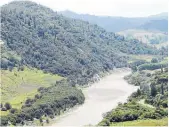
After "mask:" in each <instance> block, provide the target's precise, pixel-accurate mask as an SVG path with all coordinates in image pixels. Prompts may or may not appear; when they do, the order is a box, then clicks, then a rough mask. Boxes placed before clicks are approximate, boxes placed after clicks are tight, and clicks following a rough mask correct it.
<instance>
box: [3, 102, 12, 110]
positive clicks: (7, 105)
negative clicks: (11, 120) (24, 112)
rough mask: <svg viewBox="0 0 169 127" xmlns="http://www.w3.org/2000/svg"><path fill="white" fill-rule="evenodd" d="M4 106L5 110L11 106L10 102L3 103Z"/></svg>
mask: <svg viewBox="0 0 169 127" xmlns="http://www.w3.org/2000/svg"><path fill="white" fill-rule="evenodd" d="M4 107H5V108H6V109H7V110H9V109H11V108H12V106H11V104H10V103H9V102H7V103H5V104H4Z"/></svg>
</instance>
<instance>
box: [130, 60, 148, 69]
mask: <svg viewBox="0 0 169 127" xmlns="http://www.w3.org/2000/svg"><path fill="white" fill-rule="evenodd" d="M145 63H148V62H147V61H145V60H137V61H135V62H132V63H131V64H130V68H131V69H132V70H133V71H137V70H138V66H140V65H142V64H145Z"/></svg>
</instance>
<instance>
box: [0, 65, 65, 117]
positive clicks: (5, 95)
mask: <svg viewBox="0 0 169 127" xmlns="http://www.w3.org/2000/svg"><path fill="white" fill-rule="evenodd" d="M62 78H63V77H60V76H59V75H53V74H49V73H44V72H43V71H41V70H38V69H35V68H28V67H25V68H24V71H18V70H17V68H14V69H13V70H12V71H11V72H10V71H9V70H1V81H0V82H1V88H0V90H1V95H2V96H1V102H2V103H3V104H4V103H5V102H9V103H10V104H11V105H12V107H13V108H18V109H19V108H21V106H22V103H23V102H24V101H25V100H26V99H27V98H32V97H34V96H35V94H37V89H38V88H39V87H49V86H50V85H52V84H54V83H55V82H56V81H58V80H61V79H62ZM6 114H7V112H4V111H1V115H6Z"/></svg>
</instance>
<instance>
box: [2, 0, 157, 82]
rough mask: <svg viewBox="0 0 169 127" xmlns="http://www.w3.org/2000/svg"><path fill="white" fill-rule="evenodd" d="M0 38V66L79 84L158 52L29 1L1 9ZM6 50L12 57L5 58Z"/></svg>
mask: <svg viewBox="0 0 169 127" xmlns="http://www.w3.org/2000/svg"><path fill="white" fill-rule="evenodd" d="M35 10H36V11H35ZM1 38H2V40H3V41H4V45H3V46H2V47H4V48H5V50H4V53H2V54H4V55H2V58H3V59H2V68H4V69H7V68H10V70H11V69H12V68H13V67H14V66H17V67H18V68H20V67H22V66H23V65H29V66H32V67H35V68H38V69H41V70H43V71H44V72H51V73H53V74H60V75H62V76H66V77H68V78H69V79H70V80H71V81H72V84H81V85H84V84H87V82H90V81H92V77H93V76H94V75H95V74H98V73H99V72H104V71H108V70H112V69H113V68H114V67H125V66H127V58H128V57H127V54H157V53H158V51H157V49H154V48H152V47H150V46H147V45H146V44H143V43H141V42H139V41H138V40H131V41H127V40H125V39H124V37H123V36H120V35H116V34H114V33H109V32H106V31H105V30H104V29H102V28H100V27H98V26H97V25H91V24H89V23H88V22H84V21H80V20H75V19H69V18H66V17H63V16H61V15H59V14H57V13H56V12H54V11H52V10H51V9H49V8H46V7H44V6H41V5H38V4H36V3H33V2H30V1H19V2H18V1H17V2H11V3H10V4H7V5H4V6H2V8H1ZM11 51H12V52H14V53H15V56H16V57H14V59H13V58H10V57H9V58H7V57H6V56H5V53H6V52H8V53H10V52H11ZM18 57H20V59H18Z"/></svg>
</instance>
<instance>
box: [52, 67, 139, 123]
mask: <svg viewBox="0 0 169 127" xmlns="http://www.w3.org/2000/svg"><path fill="white" fill-rule="evenodd" d="M130 73H131V71H130V70H129V69H126V68H123V69H116V70H114V71H113V72H112V73H111V74H110V75H108V76H105V77H104V78H102V79H101V80H100V81H99V82H96V83H94V84H92V85H91V86H90V87H88V88H85V89H84V90H83V92H84V94H85V97H86V100H85V103H84V104H83V105H80V106H77V107H75V108H74V109H73V110H71V111H69V112H67V113H65V114H64V115H61V116H59V117H57V118H56V119H55V122H54V123H53V124H52V126H84V125H89V124H90V125H96V124H98V122H100V121H101V120H102V118H103V117H102V115H103V113H106V112H108V111H110V110H111V109H113V108H115V107H116V106H117V105H118V102H126V101H127V98H128V96H130V95H131V93H133V92H134V91H136V90H137V89H138V87H136V86H133V85H130V84H128V83H127V82H126V81H125V80H124V79H123V78H124V76H126V75H128V74H130Z"/></svg>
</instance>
